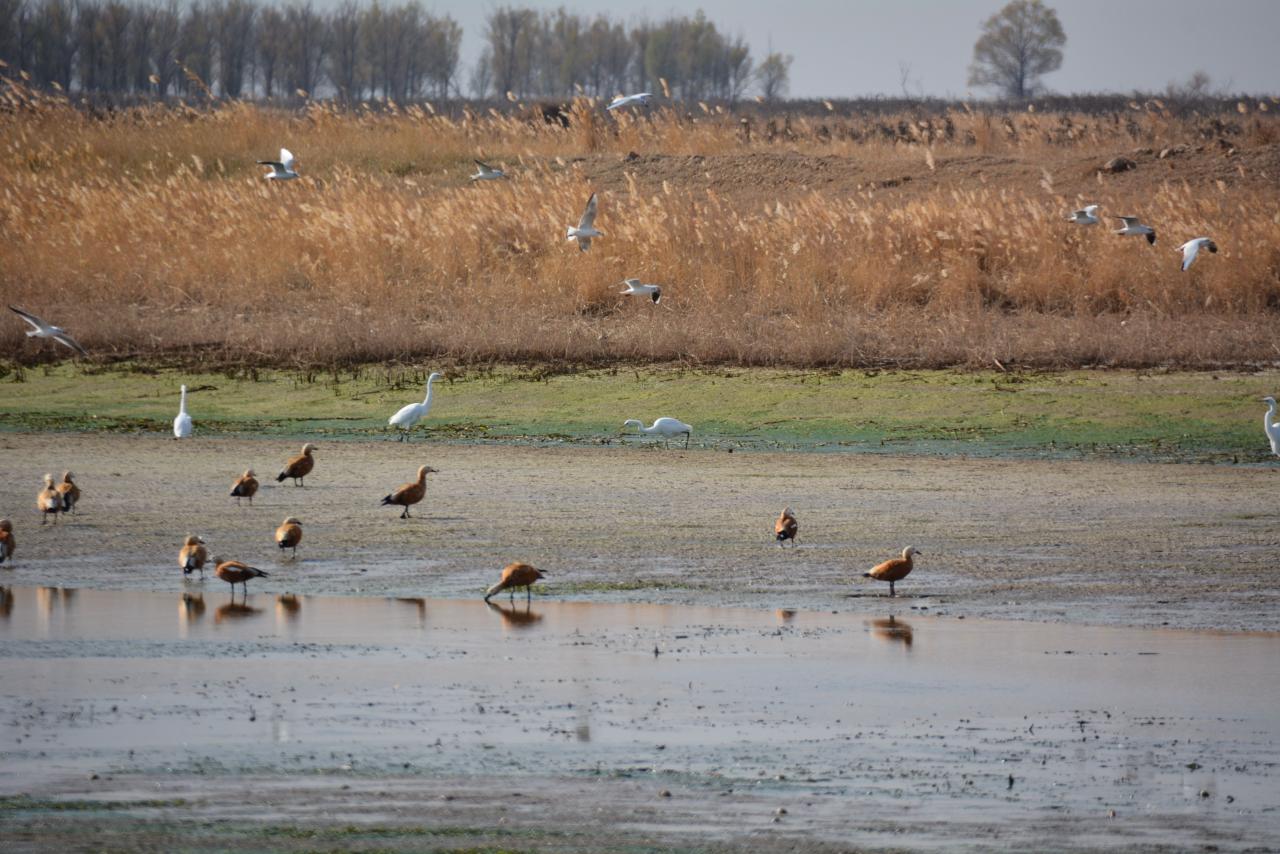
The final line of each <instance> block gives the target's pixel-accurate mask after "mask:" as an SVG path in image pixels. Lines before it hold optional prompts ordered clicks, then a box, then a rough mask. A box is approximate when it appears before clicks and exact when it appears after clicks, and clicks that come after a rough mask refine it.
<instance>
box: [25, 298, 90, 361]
mask: <svg viewBox="0 0 1280 854" xmlns="http://www.w3.org/2000/svg"><path fill="white" fill-rule="evenodd" d="M9 310H10V311H12V312H13V313H14V314H16V315H18V317H21V318H22V319H23V320H25V321H26V322H27V323H29V324H31V329H29V330H28V331H27V337H28V338H52V339H53V340H54V341H57V342H58V343H59V344H62V345H63V346H65V347H70V348H71V349H72V350H75V351H76V352H77V353H79V354H80V355H81V356H88V355H89V354H88V353H87V352H85V349H84V348H83V347H81V346H80V344H79V343H78V342H77V341H76V339H74V338H72V337H71V336H70V335H68V334H67V333H66V332H65V331H64V330H63V329H62V327H60V326H54V325H53V324H51V323H45V322H44V321H43V320H41V319H40V318H38V317H36V316H35V315H34V314H31V313H30V312H26V311H23V310H22V309H20V308H16V307H14V306H9Z"/></svg>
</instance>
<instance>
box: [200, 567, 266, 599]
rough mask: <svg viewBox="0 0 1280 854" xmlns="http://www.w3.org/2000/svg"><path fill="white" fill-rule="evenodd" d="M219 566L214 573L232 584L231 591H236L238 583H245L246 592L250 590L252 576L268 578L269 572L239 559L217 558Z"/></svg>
mask: <svg viewBox="0 0 1280 854" xmlns="http://www.w3.org/2000/svg"><path fill="white" fill-rule="evenodd" d="M214 562H215V563H216V564H217V568H216V569H215V570H214V571H213V574H214V575H216V576H218V577H219V578H221V579H222V580H223V581H225V582H227V583H228V584H230V585H231V592H232V593H233V594H234V593H235V592H236V585H237V584H242V585H244V592H245V593H246V594H248V592H249V579H250V578H266V577H267V574H266V573H265V572H263V571H262V570H260V569H258V568H257V567H254V566H249V565H248V564H243V563H241V562H240V561H238V560H215V561H214Z"/></svg>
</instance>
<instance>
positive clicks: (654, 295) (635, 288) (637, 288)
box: [619, 279, 662, 305]
mask: <svg viewBox="0 0 1280 854" xmlns="http://www.w3.org/2000/svg"><path fill="white" fill-rule="evenodd" d="M622 284H624V285H626V286H627V289H626V290H625V291H619V293H622V294H626V295H627V296H633V297H648V298H649V299H651V300H653V302H654V305H657V303H658V300H660V299H662V286H661V285H642V284H640V280H639V279H623V280H622Z"/></svg>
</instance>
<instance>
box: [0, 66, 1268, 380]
mask: <svg viewBox="0 0 1280 854" xmlns="http://www.w3.org/2000/svg"><path fill="white" fill-rule="evenodd" d="M7 96H8V101H9V104H8V106H9V107H10V108H11V109H10V110H8V112H6V113H5V114H2V115H0V128H2V130H0V139H3V140H4V142H3V150H0V269H2V271H3V273H2V275H3V283H4V291H5V294H4V299H5V301H7V302H12V303H15V304H20V305H23V306H25V307H27V308H29V309H31V310H33V311H36V312H37V313H40V314H44V315H47V316H49V317H50V318H53V319H55V320H56V322H60V323H62V325H64V326H66V327H67V328H68V329H70V330H71V331H72V332H73V333H74V334H76V335H77V336H78V337H79V338H80V340H81V341H82V343H84V344H85V345H86V346H88V347H89V348H90V349H91V350H93V351H95V352H96V353H99V354H102V355H103V356H104V357H117V358H128V357H138V356H143V357H148V356H156V355H161V354H165V355H177V356H179V357H181V358H184V359H188V360H191V361H202V360H216V361H226V360H231V361H252V362H262V363H283V364H309V365H315V364H331V363H351V362H359V361H368V360H388V359H406V360H407V359H414V358H421V357H424V356H427V355H431V356H433V357H447V358H452V359H454V360H458V361H489V360H499V361H502V360H556V361H570V362H599V361H611V360H669V359H682V360H689V361H695V362H697V361H701V362H737V363H744V364H797V365H804V364H852V365H883V364H914V365H932V366H936V365H947V364H978V363H982V364H990V361H991V360H992V359H993V358H995V359H1000V360H1001V361H1007V362H1019V363H1026V364H1039V365H1053V366H1066V365H1072V364H1092V363H1111V364H1124V365H1149V364H1176V365H1185V366H1193V365H1200V366H1203V365H1208V364H1228V363H1230V364H1241V363H1249V362H1258V361H1266V362H1270V361H1274V360H1276V359H1277V358H1280V348H1278V347H1277V344H1276V341H1277V340H1280V339H1277V336H1275V334H1274V325H1275V321H1276V319H1277V318H1276V314H1277V310H1278V309H1280V215H1277V214H1276V213H1275V205H1274V201H1275V191H1274V177H1271V178H1267V177H1266V176H1262V177H1260V178H1258V179H1257V180H1256V181H1254V180H1240V181H1233V182H1230V183H1227V182H1222V181H1219V182H1216V183H1212V182H1210V183H1207V184H1200V185H1197V186H1192V185H1191V184H1189V183H1187V182H1185V181H1177V180H1163V181H1152V182H1148V183H1146V184H1145V185H1135V184H1133V182H1129V183H1128V184H1121V183H1120V182H1112V181H1111V179H1109V178H1108V179H1102V178H1098V179H1097V181H1096V182H1092V183H1091V184H1090V186H1091V187H1096V193H1093V194H1091V199H1092V200H1093V201H1097V202H1100V203H1102V204H1103V205H1104V208H1105V209H1106V210H1108V211H1112V212H1117V211H1120V209H1122V208H1125V209H1132V210H1140V211H1141V212H1142V215H1143V216H1144V218H1145V219H1146V220H1147V221H1149V222H1152V223H1154V224H1156V225H1157V227H1158V229H1159V232H1160V234H1161V241H1160V243H1159V244H1158V245H1157V246H1156V247H1154V248H1152V247H1148V246H1147V244H1146V243H1145V242H1144V241H1142V240H1140V239H1122V238H1118V237H1114V236H1113V235H1110V234H1108V233H1107V232H1106V230H1104V229H1103V228H1097V227H1095V228H1091V229H1084V228H1078V227H1071V226H1068V225H1067V224H1066V223H1064V222H1063V215H1064V213H1065V212H1066V211H1067V210H1069V209H1070V208H1071V207H1073V206H1074V205H1075V204H1076V203H1077V202H1078V201H1080V199H1079V198H1077V197H1076V196H1074V195H1073V196H1072V197H1071V198H1066V197H1065V196H1064V195H1063V194H1062V193H1059V192H1057V191H1056V190H1055V189H1054V186H1053V178H1052V176H1051V175H1046V177H1045V180H1044V181H1043V182H1042V186H1038V187H1034V188H1027V187H1020V186H1019V187H1013V186H1002V185H1001V184H1000V183H999V182H996V181H984V180H980V179H974V180H972V181H968V182H967V183H959V184H957V183H954V182H953V183H951V184H949V185H948V184H936V185H934V186H932V187H931V188H930V189H927V190H923V191H922V190H919V189H916V190H914V191H913V192H911V193H910V194H906V193H903V192H900V191H898V190H896V189H895V188H893V187H883V186H881V187H876V188H873V187H871V186H870V185H868V186H867V187H866V188H864V189H862V190H861V191H858V192H849V193H842V194H831V193H819V192H816V191H814V192H804V191H797V190H796V189H794V188H793V187H786V188H780V189H779V191H778V192H777V193H776V196H777V198H778V201H777V202H776V203H772V204H759V203H758V199H759V194H758V193H757V195H756V196H755V197H753V198H755V200H756V201H753V202H752V203H751V204H749V205H748V204H744V203H743V201H742V198H747V196H742V197H741V198H739V197H738V196H735V195H734V194H733V193H720V192H718V191H717V189H716V188H715V187H714V186H713V187H709V188H708V187H706V186H681V185H675V186H673V185H671V184H669V183H667V184H661V185H660V186H661V188H662V189H660V190H659V191H656V192H651V191H649V190H648V189H645V188H647V187H648V186H649V185H648V184H644V185H643V188H642V184H641V183H640V182H638V181H637V180H636V179H635V176H632V177H631V178H629V179H628V184H629V186H628V191H626V192H610V193H606V194H604V195H603V196H602V200H601V215H600V218H599V220H598V222H597V225H598V226H599V227H600V228H601V229H602V230H603V231H604V232H605V233H606V234H607V237H605V238H603V239H601V240H599V241H597V243H596V245H595V246H594V247H593V248H592V250H591V251H590V252H587V253H579V252H578V251H577V250H576V249H575V248H574V246H573V245H572V244H567V243H566V242H565V241H564V239H563V235H564V229H565V226H566V225H568V224H569V223H570V222H574V221H576V218H577V216H578V213H579V211H580V210H581V207H582V204H583V201H584V200H585V198H586V196H587V194H588V193H589V192H590V191H591V190H592V189H594V186H593V184H592V182H591V181H590V180H589V177H590V174H589V169H590V164H591V161H590V159H589V155H595V156H596V157H600V156H608V157H609V158H610V160H611V162H615V163H616V162H617V161H618V159H619V158H618V156H619V155H624V154H626V153H627V152H630V151H637V152H645V153H651V152H663V153H668V154H688V155H695V154H696V155H703V156H706V157H716V156H720V155H725V154H735V155H741V154H743V153H749V152H754V151H764V150H776V149H777V147H778V146H779V145H786V146H789V147H790V149H792V150H795V151H799V152H802V153H808V154H814V155H823V156H831V157H835V158H848V159H849V161H850V162H854V161H856V162H858V163H867V162H874V163H878V164H882V165H883V164H888V165H890V166H893V167H895V168H897V167H901V168H903V169H907V168H910V169H912V170H914V171H916V172H918V173H924V174H925V175H928V174H930V173H932V172H933V170H934V169H935V168H936V169H939V170H945V168H946V166H947V162H948V161H949V160H952V159H955V158H961V157H971V156H973V155H974V153H975V152H981V151H985V152H987V153H988V154H999V155H1005V156H1008V157H1010V158H1016V159H1020V160H1021V161H1023V162H1025V161H1027V160H1028V159H1030V160H1033V161H1034V160H1035V159H1036V158H1045V159H1049V158H1060V157H1061V156H1062V153H1063V152H1064V151H1065V152H1068V153H1070V154H1071V155H1073V156H1077V155H1081V156H1082V155H1090V156H1093V155H1096V156H1097V157H1100V158H1102V159H1106V157H1109V156H1111V154H1113V153H1115V152H1116V150H1122V151H1123V150H1128V149H1129V148H1132V147H1133V146H1134V145H1135V144H1142V145H1146V146H1151V147H1154V148H1156V149H1158V148H1160V147H1163V146H1165V145H1174V144H1190V145H1195V144H1200V143H1201V142H1202V141H1203V140H1204V138H1205V137H1206V136H1209V137H1214V135H1218V136H1221V135H1222V134H1223V133H1226V134H1233V136H1232V140H1233V141H1232V144H1233V145H1236V146H1238V147H1240V148H1245V147H1247V146H1249V145H1261V146H1274V145H1275V143H1274V141H1273V140H1274V139H1275V136H1276V135H1275V133H1274V130H1275V126H1274V122H1275V119H1274V118H1272V117H1273V116H1274V112H1271V113H1262V114H1258V113H1256V112H1255V113H1253V114H1251V115H1249V116H1236V117H1234V118H1235V119H1237V120H1238V121H1236V122H1235V125H1234V128H1229V129H1227V130H1225V131H1224V130H1223V129H1222V127H1223V123H1222V121H1220V120H1212V121H1217V122H1218V123H1217V125H1214V124H1212V121H1211V120H1209V119H1173V118H1171V117H1169V116H1167V115H1164V114H1162V113H1161V112H1159V111H1157V110H1153V109H1141V110H1136V111H1134V112H1133V114H1132V115H1126V116H1123V117H1114V116H1113V117H1107V116H1102V117H1090V116H1072V115H1065V114H1059V115H1053V116H1046V115H1029V114H1018V115H1011V116H996V117H991V116H986V115H979V114H970V113H966V112H959V113H955V114H953V115H951V116H949V117H947V118H946V119H945V121H944V120H941V119H938V118H933V119H930V120H928V121H927V122H925V121H916V120H915V119H914V118H911V117H903V118H901V119H900V120H898V121H893V122H886V121H884V120H881V119H878V118H877V119H870V118H868V119H865V120H858V119H850V118H845V119H840V120H832V121H820V120H818V119H812V118H810V119H798V120H796V121H795V122H793V123H792V125H791V127H790V128H789V130H788V128H787V127H786V126H785V125H784V124H783V121H782V120H781V119H778V120H775V134H774V135H775V138H774V141H773V142H769V141H767V139H766V133H765V132H764V128H763V126H762V125H760V123H759V122H758V121H757V123H756V125H757V126H756V127H754V128H753V132H752V134H751V139H750V141H747V140H746V138H745V134H744V132H743V130H742V128H741V127H740V125H739V122H738V119H737V118H735V117H732V116H728V115H725V114H722V113H720V112H717V111H716V110H712V109H707V110H705V111H702V110H699V111H698V116H697V117H690V116H687V115H677V114H675V113H673V112H670V111H668V112H664V113H660V114H659V115H657V116H656V117H654V118H652V119H651V120H643V119H633V118H630V117H623V119H622V120H621V122H620V123H617V122H615V121H613V120H612V119H606V118H601V117H599V116H593V117H592V118H590V119H587V118H586V114H587V111H586V109H585V107H584V106H583V105H579V106H578V108H577V111H578V113H577V118H578V120H577V121H575V123H574V126H573V127H571V128H570V129H569V130H567V131H565V130H560V129H558V128H549V127H546V126H542V125H535V124H530V123H528V122H525V121H522V120H520V119H518V118H512V117H504V116H498V115H496V114H493V115H482V116H473V115H465V116H463V117H461V118H449V117H444V116H437V115H435V114H433V113H432V112H431V111H430V110H429V109H427V108H422V107H414V108H411V109H408V110H393V111H391V112H388V113H381V112H380V113H376V114H375V113H373V112H370V111H366V112H363V113H359V114H343V113H339V112H336V111H334V110H332V109H330V108H328V107H325V106H323V105H314V106H312V107H311V108H309V109H308V110H306V111H305V112H303V113H299V114H293V113H284V112H278V111H270V110H265V109H261V108H258V107H254V106H249V105H238V104H235V105H229V106H224V107H222V108H219V109H216V110H214V111H211V112H194V111H190V110H186V109H181V108H179V109H169V108H138V109H135V110H129V111H125V112H121V113H117V114H114V115H113V116H111V117H109V118H106V119H104V118H101V117H96V118H95V117H90V116H87V115H86V114H84V113H83V112H81V111H78V110H76V109H74V108H72V107H70V106H67V105H66V104H64V103H62V102H60V101H59V100H57V99H50V98H41V97H37V96H35V95H33V94H31V93H29V92H25V91H21V90H19V89H16V88H12V87H11V88H10V90H9V91H8V93H7ZM948 125H949V126H950V130H947V126H948ZM885 127H889V128H891V129H893V131H894V132H893V134H890V133H888V132H887V131H885V130H884V128H885ZM904 127H905V128H906V130H905V131H904V130H902V129H903V128H904ZM913 128H914V130H913ZM1206 128H1209V129H1208V130H1206ZM788 134H789V135H788ZM281 143H284V144H287V145H288V146H289V147H290V148H292V149H293V150H294V151H295V153H297V154H298V156H299V161H300V164H301V169H302V171H303V172H304V174H305V175H306V177H305V178H304V179H303V180H300V181H296V182H290V183H287V184H284V185H276V184H274V183H271V182H266V181H263V180H262V179H261V177H260V173H261V168H260V167H257V166H255V165H254V164H253V161H254V160H255V159H258V158H261V157H265V156H270V155H272V154H273V152H275V151H276V149H278V148H279V146H280V145H281ZM1104 155H1105V156H1104ZM473 156H479V157H483V158H486V159H489V160H495V161H498V162H501V163H503V164H505V165H506V166H507V167H508V168H509V169H510V170H511V171H512V172H513V173H514V174H515V175H516V178H515V180H512V181H509V182H495V183H486V184H483V185H478V186H472V185H470V184H468V183H467V182H466V180H465V175H466V174H467V173H468V171H469V167H470V166H471V163H470V161H471V158H472V157H473ZM578 158H588V159H587V160H579V159H578ZM1099 162H1101V161H1099ZM765 195H766V196H767V195H768V193H767V192H766V194H765ZM1076 195H1079V194H1076ZM1202 234H1211V235H1214V236H1215V237H1216V239H1217V240H1218V242H1219V245H1220V246H1221V247H1222V250H1223V251H1222V252H1221V253H1219V254H1218V255H1216V256H1208V257H1205V258H1203V259H1202V260H1200V261H1198V262H1197V264H1196V266H1195V267H1194V268H1193V269H1192V271H1191V272H1190V273H1186V274H1183V273H1181V272H1180V271H1179V269H1178V255H1177V253H1176V252H1175V251H1174V246H1176V244H1177V243H1179V242H1181V241H1182V240H1184V239H1187V238H1190V237H1193V236H1199V235H1202ZM624 276H640V277H642V278H643V279H644V280H645V281H655V282H660V283H664V284H666V285H667V287H666V288H665V289H664V292H663V300H662V303H661V305H660V306H656V307H655V306H653V305H652V304H650V303H649V302H647V301H644V302H641V301H634V302H633V301H624V300H622V299H621V298H620V297H618V296H617V291H618V290H619V287H618V285H617V283H618V282H619V281H620V280H621V279H622V278H623V277H624ZM21 332H22V330H21V326H20V324H18V323H16V322H14V323H5V324H3V328H2V330H0V349H2V351H3V352H5V353H6V354H8V355H10V356H12V357H14V358H24V359H25V358H32V357H33V356H34V355H35V354H36V353H37V352H38V351H39V348H37V347H36V346H35V345H31V344H26V343H23V339H22V335H21Z"/></svg>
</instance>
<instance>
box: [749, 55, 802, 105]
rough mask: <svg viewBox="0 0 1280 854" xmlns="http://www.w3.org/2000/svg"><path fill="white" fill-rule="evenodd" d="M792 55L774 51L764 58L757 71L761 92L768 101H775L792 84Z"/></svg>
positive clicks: (785, 92) (784, 93)
mask: <svg viewBox="0 0 1280 854" xmlns="http://www.w3.org/2000/svg"><path fill="white" fill-rule="evenodd" d="M793 59H794V57H792V56H784V55H783V54H781V53H778V52H776V51H775V52H773V53H771V54H769V55H768V56H766V57H765V58H764V62H761V63H760V68H759V69H757V71H756V80H757V81H758V82H759V84H760V94H761V95H763V96H764V99H765V100H766V101H773V100H776V99H778V98H781V97H782V96H783V95H786V94H787V89H788V87H790V85H791V62H792V60H793Z"/></svg>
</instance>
